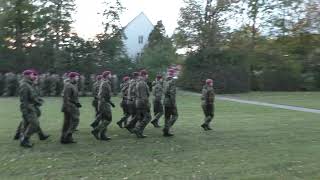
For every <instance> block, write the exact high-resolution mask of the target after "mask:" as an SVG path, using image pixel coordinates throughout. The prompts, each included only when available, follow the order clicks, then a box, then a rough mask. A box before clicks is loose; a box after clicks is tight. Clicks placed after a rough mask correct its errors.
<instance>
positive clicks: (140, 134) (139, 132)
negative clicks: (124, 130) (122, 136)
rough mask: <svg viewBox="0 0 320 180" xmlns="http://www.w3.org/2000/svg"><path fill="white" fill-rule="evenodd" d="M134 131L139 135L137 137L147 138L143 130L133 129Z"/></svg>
mask: <svg viewBox="0 0 320 180" xmlns="http://www.w3.org/2000/svg"><path fill="white" fill-rule="evenodd" d="M133 133H134V134H135V135H136V136H137V138H146V137H147V136H146V135H144V134H143V133H142V132H141V131H139V130H137V129H133Z"/></svg>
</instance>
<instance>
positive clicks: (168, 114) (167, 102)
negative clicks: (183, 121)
mask: <svg viewBox="0 0 320 180" xmlns="http://www.w3.org/2000/svg"><path fill="white" fill-rule="evenodd" d="M164 111H165V115H164V116H165V125H164V129H163V133H164V136H172V134H170V133H169V130H170V128H171V127H172V126H173V125H174V123H175V122H176V120H177V119H178V110H177V105H176V85H175V80H174V79H172V78H168V79H167V80H166V82H165V85H164Z"/></svg>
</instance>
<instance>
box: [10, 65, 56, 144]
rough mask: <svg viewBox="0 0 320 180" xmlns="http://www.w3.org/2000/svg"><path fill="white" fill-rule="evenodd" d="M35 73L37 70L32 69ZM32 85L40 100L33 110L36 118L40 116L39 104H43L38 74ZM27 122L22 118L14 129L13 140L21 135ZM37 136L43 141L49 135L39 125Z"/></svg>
mask: <svg viewBox="0 0 320 180" xmlns="http://www.w3.org/2000/svg"><path fill="white" fill-rule="evenodd" d="M34 73H35V74H37V72H35V71H34ZM22 82H23V81H21V82H20V83H22ZM33 83H34V84H33V86H34V90H35V93H36V95H37V96H38V98H39V99H38V101H39V102H41V103H38V104H36V105H35V110H36V112H37V117H38V119H39V118H40V116H41V110H40V106H41V105H42V104H43V99H42V98H40V87H39V76H38V75H37V78H36V80H34V81H33ZM27 125H28V123H27V122H25V121H24V120H22V121H21V122H20V124H19V126H18V128H17V130H16V134H15V136H14V140H18V139H19V138H20V137H22V136H23V132H24V130H25V127H27ZM38 136H39V139H40V140H41V141H44V140H46V139H48V138H49V137H50V135H47V134H45V133H44V132H43V130H42V129H41V127H40V125H39V131H38Z"/></svg>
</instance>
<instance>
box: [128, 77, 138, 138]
mask: <svg viewBox="0 0 320 180" xmlns="http://www.w3.org/2000/svg"><path fill="white" fill-rule="evenodd" d="M138 78H139V73H138V72H134V73H133V74H132V79H131V80H130V81H129V87H128V101H127V103H128V109H129V118H128V119H127V125H126V126H125V128H126V129H127V130H128V131H129V132H130V133H133V128H134V127H135V126H136V123H137V118H136V114H137V109H136V105H135V101H136V92H135V91H136V88H135V87H136V83H137V80H138Z"/></svg>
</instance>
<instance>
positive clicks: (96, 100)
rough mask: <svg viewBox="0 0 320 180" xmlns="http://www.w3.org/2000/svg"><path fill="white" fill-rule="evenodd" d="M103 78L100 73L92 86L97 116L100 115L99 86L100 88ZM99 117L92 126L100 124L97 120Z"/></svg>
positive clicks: (93, 103)
mask: <svg viewBox="0 0 320 180" xmlns="http://www.w3.org/2000/svg"><path fill="white" fill-rule="evenodd" d="M101 80H102V75H98V76H96V82H95V83H94V84H93V88H92V95H93V101H92V106H93V107H94V109H95V112H96V115H95V117H97V115H98V101H99V98H98V93H99V88H100V84H101ZM96 120H97V118H95V121H94V122H93V123H91V127H93V128H94V127H96V126H97V125H98V124H99V121H96Z"/></svg>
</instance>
